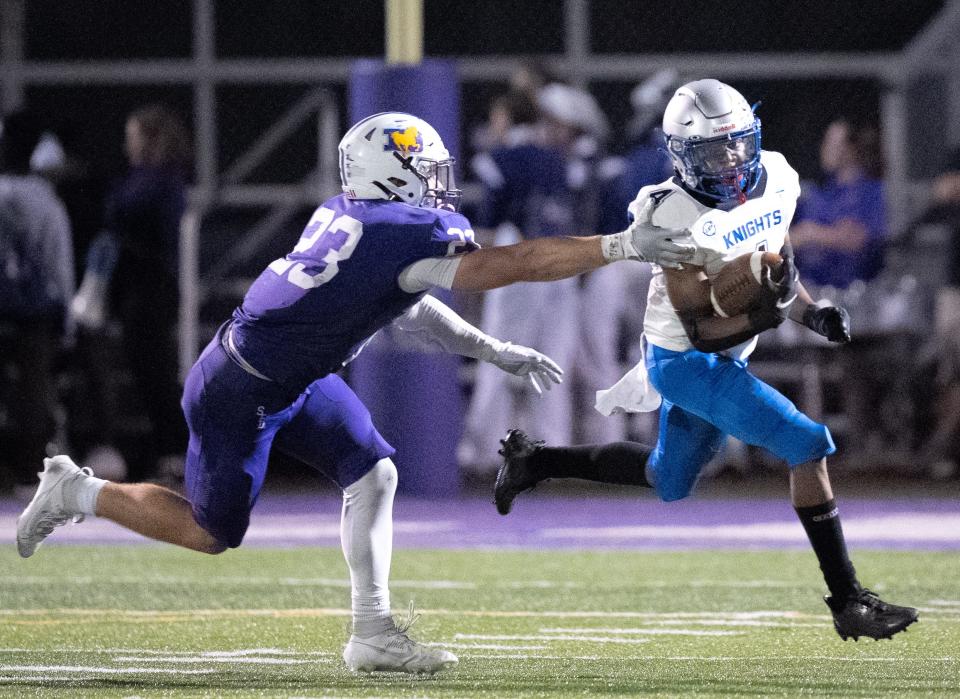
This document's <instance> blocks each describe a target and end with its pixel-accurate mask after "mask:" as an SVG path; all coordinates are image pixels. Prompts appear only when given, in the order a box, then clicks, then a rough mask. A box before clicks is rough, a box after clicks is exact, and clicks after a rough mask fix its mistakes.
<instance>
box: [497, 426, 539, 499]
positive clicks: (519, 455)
mask: <svg viewBox="0 0 960 699" xmlns="http://www.w3.org/2000/svg"><path fill="white" fill-rule="evenodd" d="M500 444H501V447H500V450H499V452H497V453H499V454H500V455H501V456H502V457H503V466H501V467H500V470H499V471H497V482H496V483H495V484H494V486H493V504H494V505H496V506H497V512H499V513H500V514H502V515H506V514H510V509H511V508H512V507H513V499H514V498H515V497H517V496H518V495H519V494H520V493H522V492H523V491H525V490H530V489H531V488H532V487H533V486H535V485H536V484H537V483H539V482H540V479H539V478H537V477H536V476H535V475H534V474H533V471H532V470H531V469H530V467H529V466H528V465H527V458H528V457H529V456H530V455H531V454H533V453H534V452H536V451H539V450H540V449H541V448H543V442H540V441H533V440H532V439H530V438H529V437H527V435H525V434H524V433H523V432H521V431H520V430H510V431H509V432H507V436H506V437H504V438H503V439H501V440H500Z"/></svg>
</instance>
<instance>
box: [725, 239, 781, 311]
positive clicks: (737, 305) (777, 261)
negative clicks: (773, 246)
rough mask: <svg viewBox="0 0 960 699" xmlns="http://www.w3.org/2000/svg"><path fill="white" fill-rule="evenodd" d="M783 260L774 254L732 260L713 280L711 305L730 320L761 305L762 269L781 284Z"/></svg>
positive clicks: (757, 253)
mask: <svg viewBox="0 0 960 699" xmlns="http://www.w3.org/2000/svg"><path fill="white" fill-rule="evenodd" d="M782 263H783V259H782V258H781V257H780V255H778V254H777V253H775V252H762V251H757V252H749V253H747V254H746V255H740V257H737V258H734V259H732V260H730V262H728V263H727V264H725V265H724V266H723V267H722V268H721V269H720V272H719V274H717V276H715V277H714V278H713V279H712V280H711V281H710V303H711V304H712V305H713V311H714V313H716V314H717V315H718V316H721V317H723V318H729V317H731V316H736V315H740V314H741V313H746V312H748V311H750V310H752V309H753V308H754V307H756V305H757V304H758V303H759V302H760V290H761V288H762V287H761V282H760V280H761V279H762V274H763V269H764V267H767V268H769V269H770V277H771V278H772V279H773V280H774V281H779V279H780V275H781V274H782V271H781V264H782Z"/></svg>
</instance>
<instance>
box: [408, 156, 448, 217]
mask: <svg viewBox="0 0 960 699" xmlns="http://www.w3.org/2000/svg"><path fill="white" fill-rule="evenodd" d="M394 156H395V157H396V158H397V160H399V161H400V164H401V167H402V168H403V169H404V170H408V171H410V172H412V173H413V175H414V176H415V177H416V178H417V179H418V180H419V181H420V184H421V187H422V190H421V191H422V195H421V196H420V200H419V202H418V204H417V206H421V207H426V208H434V209H446V210H448V211H458V210H459V208H460V196H461V194H462V192H461V190H459V189H457V186H456V180H455V178H454V174H453V164H454V162H455V160H454V159H453V158H446V159H444V160H431V159H430V158H422V157H418V156H413V155H411V156H407V157H403V156H402V155H400V153H396V152H395V153H394ZM394 184H399V183H394ZM403 184H406V183H403ZM400 186H403V185H400Z"/></svg>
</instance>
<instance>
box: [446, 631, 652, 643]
mask: <svg viewBox="0 0 960 699" xmlns="http://www.w3.org/2000/svg"><path fill="white" fill-rule="evenodd" d="M453 638H454V639H455V640H458V641H467V640H471V639H472V640H476V641H579V642H581V643H623V644H628V645H634V644H637V643H650V639H649V638H613V637H611V636H573V635H568V636H561V635H556V636H553V635H551V636H544V635H538V636H522V635H519V634H518V635H513V634H483V633H456V634H454V635H453Z"/></svg>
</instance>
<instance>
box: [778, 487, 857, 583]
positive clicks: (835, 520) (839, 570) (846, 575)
mask: <svg viewBox="0 0 960 699" xmlns="http://www.w3.org/2000/svg"><path fill="white" fill-rule="evenodd" d="M794 509H795V510H796V511H797V516H798V517H800V523H801V524H803V528H804V529H806V530H807V537H809V539H810V543H811V544H812V545H813V551H814V553H816V554H817V559H818V560H819V561H820V570H822V571H823V579H824V580H826V582H827V587H828V588H830V594H831V595H833V596H834V597H835V598H838V599H839V598H843V597H846V596H848V595H849V594H851V593H853V592H857V591H859V590H860V583H859V582H857V572H856V571H855V570H854V569H853V563H851V562H850V557H849V556H848V555H847V544H846V542H845V541H844V539H843V527H841V526H840V513H839V511H838V510H837V501H836V500H834V499H832V498H831V499H830V500H828V501H827V502H825V503H823V504H821V505H814V506H813V507H795V508H794Z"/></svg>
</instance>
